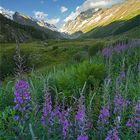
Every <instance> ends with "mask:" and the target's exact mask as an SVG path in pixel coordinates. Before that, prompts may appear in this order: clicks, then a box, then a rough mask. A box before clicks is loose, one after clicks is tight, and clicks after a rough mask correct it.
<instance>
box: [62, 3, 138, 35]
mask: <svg viewBox="0 0 140 140" xmlns="http://www.w3.org/2000/svg"><path fill="white" fill-rule="evenodd" d="M128 9H129V10H128ZM138 14H140V0H127V1H126V2H124V3H121V4H116V5H113V6H112V7H109V8H104V9H97V8H96V9H89V10H87V11H84V12H82V13H80V14H79V15H78V16H77V17H76V18H75V19H73V20H69V21H67V22H66V23H65V24H64V26H63V27H62V28H61V29H60V31H61V32H66V33H69V34H72V33H74V32H78V31H82V32H83V33H86V32H89V31H91V30H92V29H94V28H96V27H102V26H106V25H108V24H110V23H112V22H114V21H119V20H126V19H127V20H129V19H131V18H133V17H134V16H137V15H138Z"/></svg>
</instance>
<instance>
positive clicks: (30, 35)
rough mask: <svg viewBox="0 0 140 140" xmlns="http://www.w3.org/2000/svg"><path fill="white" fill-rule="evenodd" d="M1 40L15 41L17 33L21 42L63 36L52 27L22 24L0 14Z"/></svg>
mask: <svg viewBox="0 0 140 140" xmlns="http://www.w3.org/2000/svg"><path fill="white" fill-rule="evenodd" d="M0 21H1V22H0V42H15V37H14V35H16V36H17V37H18V39H19V41H20V42H24V41H31V40H46V39H56V38H62V35H61V33H59V32H56V31H52V30H50V29H45V30H43V28H35V27H33V26H28V25H22V24H19V23H17V22H15V21H13V20H10V19H8V18H6V17H4V16H3V15H2V14H0Z"/></svg>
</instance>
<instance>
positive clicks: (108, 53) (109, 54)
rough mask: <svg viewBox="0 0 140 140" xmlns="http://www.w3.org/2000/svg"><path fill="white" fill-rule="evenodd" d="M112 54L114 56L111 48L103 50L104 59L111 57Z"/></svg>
mask: <svg viewBox="0 0 140 140" xmlns="http://www.w3.org/2000/svg"><path fill="white" fill-rule="evenodd" d="M111 54H112V50H111V48H104V49H103V50H102V55H103V56H104V57H110V56H111Z"/></svg>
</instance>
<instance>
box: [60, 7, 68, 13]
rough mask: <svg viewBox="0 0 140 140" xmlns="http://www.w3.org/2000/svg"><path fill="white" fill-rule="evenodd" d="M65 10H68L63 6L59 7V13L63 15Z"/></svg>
mask: <svg viewBox="0 0 140 140" xmlns="http://www.w3.org/2000/svg"><path fill="white" fill-rule="evenodd" d="M67 10H68V8H67V7H65V6H61V8H60V11H61V13H64V12H66V11H67Z"/></svg>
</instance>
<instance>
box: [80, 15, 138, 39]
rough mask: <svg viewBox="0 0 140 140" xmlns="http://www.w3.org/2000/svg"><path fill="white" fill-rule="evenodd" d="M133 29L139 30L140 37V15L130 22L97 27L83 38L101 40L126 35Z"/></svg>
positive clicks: (124, 21)
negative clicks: (101, 38)
mask: <svg viewBox="0 0 140 140" xmlns="http://www.w3.org/2000/svg"><path fill="white" fill-rule="evenodd" d="M133 28H137V29H138V31H139V35H138V36H137V37H140V15H138V16H136V17H133V18H132V19H130V20H120V21H114V22H112V23H110V24H108V25H106V26H99V27H96V28H94V29H93V30H91V31H89V32H87V33H85V34H82V35H81V37H84V38H85V37H87V38H100V37H107V36H115V35H119V34H122V33H125V32H127V31H129V30H131V29H133Z"/></svg>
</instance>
